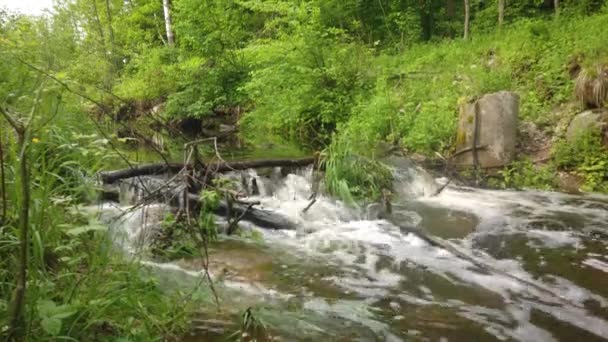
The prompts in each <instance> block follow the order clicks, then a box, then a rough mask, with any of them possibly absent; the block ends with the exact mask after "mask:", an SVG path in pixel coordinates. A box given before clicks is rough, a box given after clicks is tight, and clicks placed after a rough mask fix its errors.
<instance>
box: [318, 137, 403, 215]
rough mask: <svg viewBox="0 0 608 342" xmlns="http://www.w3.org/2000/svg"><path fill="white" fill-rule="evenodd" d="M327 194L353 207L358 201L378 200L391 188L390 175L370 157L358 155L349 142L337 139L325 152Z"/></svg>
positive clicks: (379, 163) (386, 169) (391, 178)
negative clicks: (383, 192) (384, 191)
mask: <svg viewBox="0 0 608 342" xmlns="http://www.w3.org/2000/svg"><path fill="white" fill-rule="evenodd" d="M325 154H326V158H325V161H324V165H325V186H326V187H327V191H328V192H329V193H330V194H332V195H334V196H336V197H338V198H340V199H342V200H343V201H345V202H346V203H348V204H351V205H354V204H355V203H356V200H357V199H372V200H375V199H378V198H380V195H381V194H382V191H383V190H387V189H391V188H392V180H393V176H392V172H391V170H390V169H389V168H388V167H387V166H386V165H384V164H382V163H381V162H379V161H377V160H375V159H374V158H372V157H370V156H365V155H363V154H358V153H357V152H356V151H355V150H353V149H352V146H351V145H350V144H349V142H348V140H346V139H340V138H336V139H334V140H333V142H332V144H331V145H330V146H329V148H328V149H327V151H326V152H325Z"/></svg>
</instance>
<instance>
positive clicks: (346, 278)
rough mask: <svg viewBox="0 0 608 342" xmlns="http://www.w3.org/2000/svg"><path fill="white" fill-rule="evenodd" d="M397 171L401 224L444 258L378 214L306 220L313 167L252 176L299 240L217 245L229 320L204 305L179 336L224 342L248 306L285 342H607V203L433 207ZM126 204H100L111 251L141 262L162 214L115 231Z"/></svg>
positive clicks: (192, 266) (490, 195)
mask: <svg viewBox="0 0 608 342" xmlns="http://www.w3.org/2000/svg"><path fill="white" fill-rule="evenodd" d="M395 172H396V183H395V192H396V199H395V203H394V205H393V212H394V216H393V219H394V220H396V221H397V222H398V223H399V226H411V227H417V228H419V229H421V230H423V231H425V232H426V233H427V234H430V235H432V236H434V237H436V238H440V239H442V241H444V242H445V243H446V244H449V246H450V247H451V249H450V250H446V249H443V248H439V247H436V246H433V245H431V244H429V243H427V242H426V241H425V240H424V239H422V238H420V237H419V236H417V235H415V234H412V233H409V232H408V231H406V230H403V229H402V228H399V226H397V225H395V224H392V223H390V222H389V221H386V220H383V219H380V218H378V217H379V216H378V212H377V208H376V207H377V206H374V205H369V206H363V205H362V206H360V207H357V208H352V207H348V206H346V205H345V204H343V203H341V202H339V201H336V200H334V199H332V198H329V197H325V196H322V195H319V196H318V197H317V201H316V203H315V204H313V205H312V207H311V208H310V209H309V210H308V211H307V212H305V213H303V212H302V209H303V208H305V207H306V206H307V205H308V204H309V197H310V195H311V192H312V170H311V169H302V170H298V171H297V172H295V173H291V174H288V175H287V176H285V177H281V176H279V174H280V172H278V170H274V172H272V173H271V175H270V176H269V175H265V176H261V175H258V174H257V173H256V172H255V171H253V170H248V171H246V172H243V174H242V175H241V174H233V175H232V176H233V177H235V178H239V177H253V178H255V179H256V180H257V183H258V186H259V190H260V191H259V194H258V195H255V196H254V195H252V196H251V198H250V199H251V200H259V201H260V202H261V205H260V207H262V208H264V209H268V210H271V211H274V212H277V213H281V214H283V215H285V216H287V217H289V218H290V219H292V220H293V221H295V222H296V223H297V229H296V230H280V231H273V230H267V229H261V228H258V227H255V226H254V225H252V224H248V223H247V222H243V223H242V228H243V229H245V230H251V231H254V232H256V233H255V235H256V236H258V237H259V238H253V239H252V238H234V237H225V238H220V240H219V241H218V242H216V243H214V244H213V245H212V246H211V250H210V262H211V266H210V273H211V275H212V276H213V278H214V279H215V285H216V288H217V292H218V294H219V297H220V309H221V311H217V308H216V307H215V306H214V305H209V306H207V307H202V308H201V310H200V311H201V315H200V319H197V320H195V321H194V322H193V329H192V331H193V333H192V336H186V337H184V339H185V340H187V341H208V340H214V339H217V340H223V339H222V338H224V337H225V336H227V335H228V334H230V333H231V332H232V331H234V330H235V329H236V328H238V326H236V325H235V326H230V325H228V324H225V323H222V322H223V321H228V322H231V321H236V320H238V317H239V315H240V313H242V312H243V311H244V310H245V309H247V308H249V307H251V308H253V311H252V312H254V313H255V316H256V318H258V319H259V320H260V321H262V322H264V324H265V325H266V326H267V327H268V330H269V331H270V332H271V333H272V334H273V336H275V337H276V340H281V341H496V340H502V341H581V340H585V341H605V340H608V197H607V196H600V195H585V196H574V195H567V194H561V193H551V192H538V191H496V190H482V189H474V188H468V187H458V186H453V185H450V186H448V187H447V188H446V189H445V190H444V191H442V192H441V193H440V194H439V195H438V196H433V197H431V196H430V194H432V193H433V192H434V191H435V189H436V188H437V184H436V182H435V180H434V179H432V177H430V176H429V175H428V174H426V173H424V172H423V171H422V170H419V169H416V168H415V167H412V166H403V165H402V166H400V168H398V169H396V171H395ZM123 191H125V192H127V190H125V189H123ZM121 195H122V196H121V197H122V198H123V201H122V203H121V204H120V205H116V204H108V203H106V204H102V205H101V209H102V212H103V219H104V220H105V222H108V224H110V225H111V226H112V228H113V231H114V234H115V237H116V241H117V244H118V245H119V246H121V247H122V248H123V249H124V250H125V251H127V252H128V253H129V254H131V255H137V253H138V251H139V250H141V247H145V246H146V244H147V241H148V239H149V236H150V234H152V233H153V231H154V229H157V228H158V226H159V222H160V221H161V220H162V219H163V216H164V213H165V212H166V210H167V208H166V206H165V205H163V204H152V205H148V206H146V207H142V208H138V209H136V210H132V211H130V212H129V213H128V214H126V215H122V216H121V218H120V219H118V220H117V219H115V218H116V217H117V216H118V215H120V214H121V212H122V211H124V210H128V209H130V207H129V205H130V204H131V203H132V194H128V193H124V194H121ZM130 198H131V201H129V199H130ZM218 220H220V221H221V219H218ZM454 251H458V253H455V252H454ZM463 255H466V256H467V257H466V258H463V257H462V256H463ZM472 260H474V262H473V261H472ZM143 262H145V263H146V264H147V265H149V266H150V268H151V269H153V270H154V272H155V273H157V274H159V277H161V278H162V279H163V283H164V284H165V286H169V287H176V286H177V287H180V286H182V287H184V288H187V287H188V286H192V284H194V283H196V282H197V279H200V278H201V263H200V261H198V260H180V261H177V262H174V263H164V264H163V263H155V262H152V261H143ZM479 265H485V266H487V267H480V266H479ZM200 281H202V280H200ZM212 318H216V319H215V320H213V319H212ZM209 322H216V323H217V324H216V325H217V326H216V327H210V326H209V324H210V323H209ZM211 324H212V325H213V323H211Z"/></svg>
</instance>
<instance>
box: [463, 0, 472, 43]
mask: <svg viewBox="0 0 608 342" xmlns="http://www.w3.org/2000/svg"><path fill="white" fill-rule="evenodd" d="M470 12H471V8H470V6H469V0H464V39H469V26H470V20H471V13H470Z"/></svg>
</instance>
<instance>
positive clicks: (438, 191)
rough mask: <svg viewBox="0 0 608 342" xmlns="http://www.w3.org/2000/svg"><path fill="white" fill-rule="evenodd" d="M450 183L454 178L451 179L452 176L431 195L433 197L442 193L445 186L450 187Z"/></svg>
mask: <svg viewBox="0 0 608 342" xmlns="http://www.w3.org/2000/svg"><path fill="white" fill-rule="evenodd" d="M450 183H452V179H451V178H448V181H447V182H445V184H443V185H442V186H441V187H440V188H439V189H437V191H435V192H434V193H433V194H432V195H431V197H435V196H438V195H439V194H441V193H442V192H443V190H444V189H445V188H447V187H448V185H450Z"/></svg>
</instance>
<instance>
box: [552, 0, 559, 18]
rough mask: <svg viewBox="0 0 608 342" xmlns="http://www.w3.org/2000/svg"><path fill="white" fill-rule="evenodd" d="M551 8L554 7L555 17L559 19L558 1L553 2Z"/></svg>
mask: <svg viewBox="0 0 608 342" xmlns="http://www.w3.org/2000/svg"><path fill="white" fill-rule="evenodd" d="M553 7H555V17H557V18H559V0H553Z"/></svg>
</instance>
